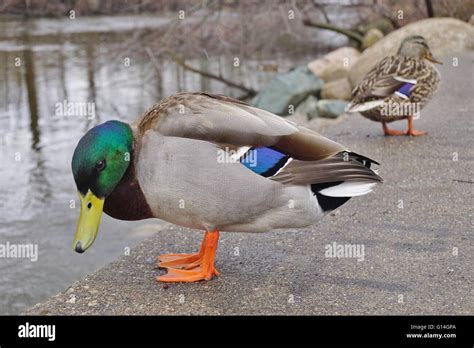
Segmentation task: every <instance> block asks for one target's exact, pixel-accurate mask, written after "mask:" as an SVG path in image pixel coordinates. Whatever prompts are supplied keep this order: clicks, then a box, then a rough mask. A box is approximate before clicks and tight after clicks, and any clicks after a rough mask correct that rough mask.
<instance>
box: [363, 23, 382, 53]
mask: <svg viewBox="0 0 474 348" xmlns="http://www.w3.org/2000/svg"><path fill="white" fill-rule="evenodd" d="M382 38H383V33H382V32H381V31H380V30H379V29H377V28H372V29H370V30H369V31H368V32H367V33H365V35H364V37H363V38H362V48H363V49H366V48H369V47H371V46H373V45H374V44H375V43H376V42H377V41H379V40H380V39H382Z"/></svg>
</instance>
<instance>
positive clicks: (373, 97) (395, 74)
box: [347, 35, 442, 136]
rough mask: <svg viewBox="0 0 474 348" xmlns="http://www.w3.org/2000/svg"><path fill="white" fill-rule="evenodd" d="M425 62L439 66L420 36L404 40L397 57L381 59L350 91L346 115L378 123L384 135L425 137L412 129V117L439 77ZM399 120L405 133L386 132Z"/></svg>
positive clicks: (417, 113)
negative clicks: (405, 121) (404, 124)
mask: <svg viewBox="0 0 474 348" xmlns="http://www.w3.org/2000/svg"><path fill="white" fill-rule="evenodd" d="M428 61H430V62H433V63H438V64H442V63H441V62H439V61H437V60H436V59H434V58H433V55H432V54H431V51H430V49H429V47H428V44H427V43H426V40H425V39H424V38H423V37H422V36H418V35H416V36H409V37H407V38H405V39H404V40H403V42H402V43H401V45H400V48H399V49H398V53H397V54H396V55H395V56H389V57H385V58H384V59H382V60H381V61H380V62H379V63H378V64H376V65H375V66H374V67H373V68H372V70H370V71H369V72H368V74H367V75H366V76H365V77H364V78H363V79H362V81H361V82H360V84H359V85H358V86H357V87H356V88H355V89H354V90H353V91H352V102H351V103H350V104H349V105H348V107H347V111H348V112H360V113H361V114H362V115H363V116H365V117H367V118H368V119H370V120H372V121H377V122H382V127H383V131H384V134H385V135H403V134H406V135H412V136H418V135H423V134H426V132H422V131H416V130H414V129H413V116H418V115H419V112H420V110H421V108H422V107H423V106H425V104H426V103H427V102H428V101H429V100H430V99H431V97H432V96H433V94H434V92H435V91H436V89H437V88H438V84H439V80H440V78H439V73H438V71H437V70H436V68H435V67H434V66H433V65H432V64H431V63H429V62H428ZM401 119H408V130H407V131H406V132H402V131H397V130H392V129H388V127H387V123H389V122H393V121H397V120H401Z"/></svg>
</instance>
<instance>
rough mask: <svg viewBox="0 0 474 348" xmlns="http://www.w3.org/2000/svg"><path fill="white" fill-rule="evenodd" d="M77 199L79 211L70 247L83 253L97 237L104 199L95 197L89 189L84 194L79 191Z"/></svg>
mask: <svg viewBox="0 0 474 348" xmlns="http://www.w3.org/2000/svg"><path fill="white" fill-rule="evenodd" d="M79 199H80V201H81V213H80V215H79V221H78V222H77V229H76V234H75V236H74V241H73V242H72V249H73V250H75V251H77V252H78V253H83V252H84V251H86V250H87V249H88V248H89V247H90V246H91V245H92V243H94V241H95V237H97V232H98V231H99V225H100V218H101V216H102V210H103V209H104V201H105V199H103V198H98V197H96V196H95V195H94V194H93V193H92V192H91V191H90V190H89V191H87V194H86V195H85V196H83V195H82V194H81V193H80V192H79Z"/></svg>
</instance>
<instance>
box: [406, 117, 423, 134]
mask: <svg viewBox="0 0 474 348" xmlns="http://www.w3.org/2000/svg"><path fill="white" fill-rule="evenodd" d="M405 134H406V135H410V136H412V137H419V136H420V135H425V134H427V133H426V132H423V131H417V130H414V129H413V116H408V130H407V132H406V133H405Z"/></svg>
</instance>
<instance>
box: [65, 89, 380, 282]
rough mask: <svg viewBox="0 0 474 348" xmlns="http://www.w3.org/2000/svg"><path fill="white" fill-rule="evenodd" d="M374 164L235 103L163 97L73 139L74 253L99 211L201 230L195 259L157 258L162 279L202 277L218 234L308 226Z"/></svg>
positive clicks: (372, 180)
mask: <svg viewBox="0 0 474 348" xmlns="http://www.w3.org/2000/svg"><path fill="white" fill-rule="evenodd" d="M372 163H377V162H375V161H373V160H371V159H369V158H367V157H364V156H361V155H358V154H356V153H353V152H350V151H349V150H348V149H347V148H346V147H345V146H342V145H340V144H338V143H336V142H334V141H331V140H329V139H327V138H325V137H323V136H321V135H319V134H317V133H315V132H313V131H311V130H309V129H306V128H303V127H299V126H297V125H296V124H294V123H292V122H290V121H287V120H285V119H284V118H281V117H279V116H276V115H274V114H271V113H269V112H267V111H264V110H260V109H257V108H254V107H252V106H250V105H248V104H246V103H243V102H241V101H239V100H235V99H232V98H228V97H225V96H221V95H213V94H207V93H181V94H176V95H173V96H171V97H168V98H166V99H164V100H162V101H161V103H159V104H158V105H155V106H154V107H153V108H152V109H150V110H149V111H147V112H145V114H144V115H143V116H141V117H140V118H138V119H137V120H136V121H135V122H134V123H133V124H131V125H129V124H126V123H123V122H120V121H108V122H105V123H103V124H101V125H98V126H96V127H94V128H92V129H91V130H89V131H88V132H87V133H86V134H85V135H84V136H83V137H82V139H81V140H80V141H79V143H78V145H77V147H76V149H75V151H74V156H73V158H72V171H73V174H74V180H75V182H76V185H77V189H78V193H79V198H80V201H81V212H80V217H79V221H78V226H77V230H76V235H75V238H74V241H73V248H74V249H75V250H76V251H77V252H79V253H82V252H84V251H85V250H86V249H87V248H89V247H90V246H91V244H92V243H93V242H94V240H95V238H96V235H97V231H98V228H99V223H100V217H101V214H102V211H104V212H105V213H106V214H108V215H110V216H112V217H114V218H116V219H121V220H141V219H147V218H159V219H163V220H166V221H169V222H172V223H174V224H177V225H181V226H185V227H189V228H195V229H201V230H204V231H206V232H205V236H204V241H203V242H202V245H201V249H200V251H199V252H198V253H195V254H168V255H161V256H160V257H159V258H158V260H159V261H160V263H159V266H160V267H163V268H167V269H168V273H167V274H166V275H163V276H161V277H158V278H157V280H158V281H164V282H192V281H197V280H201V279H206V280H209V279H211V278H212V277H213V275H218V274H219V273H218V271H217V270H216V268H215V267H214V255H215V252H216V248H217V242H218V238H219V231H229V232H264V231H268V230H271V229H275V228H299V227H305V226H308V225H311V224H313V223H314V222H315V221H316V220H318V219H320V218H321V217H323V216H324V215H325V214H326V213H328V212H329V211H331V210H333V209H335V208H337V207H339V206H340V205H342V204H343V203H345V202H346V201H347V200H349V199H350V198H351V197H354V196H360V195H364V194H366V193H368V192H370V191H371V190H372V188H373V186H374V185H375V184H376V183H378V182H380V181H381V178H380V177H379V176H378V175H377V174H376V173H375V172H374V171H373V170H371V169H370V165H371V164H372Z"/></svg>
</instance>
